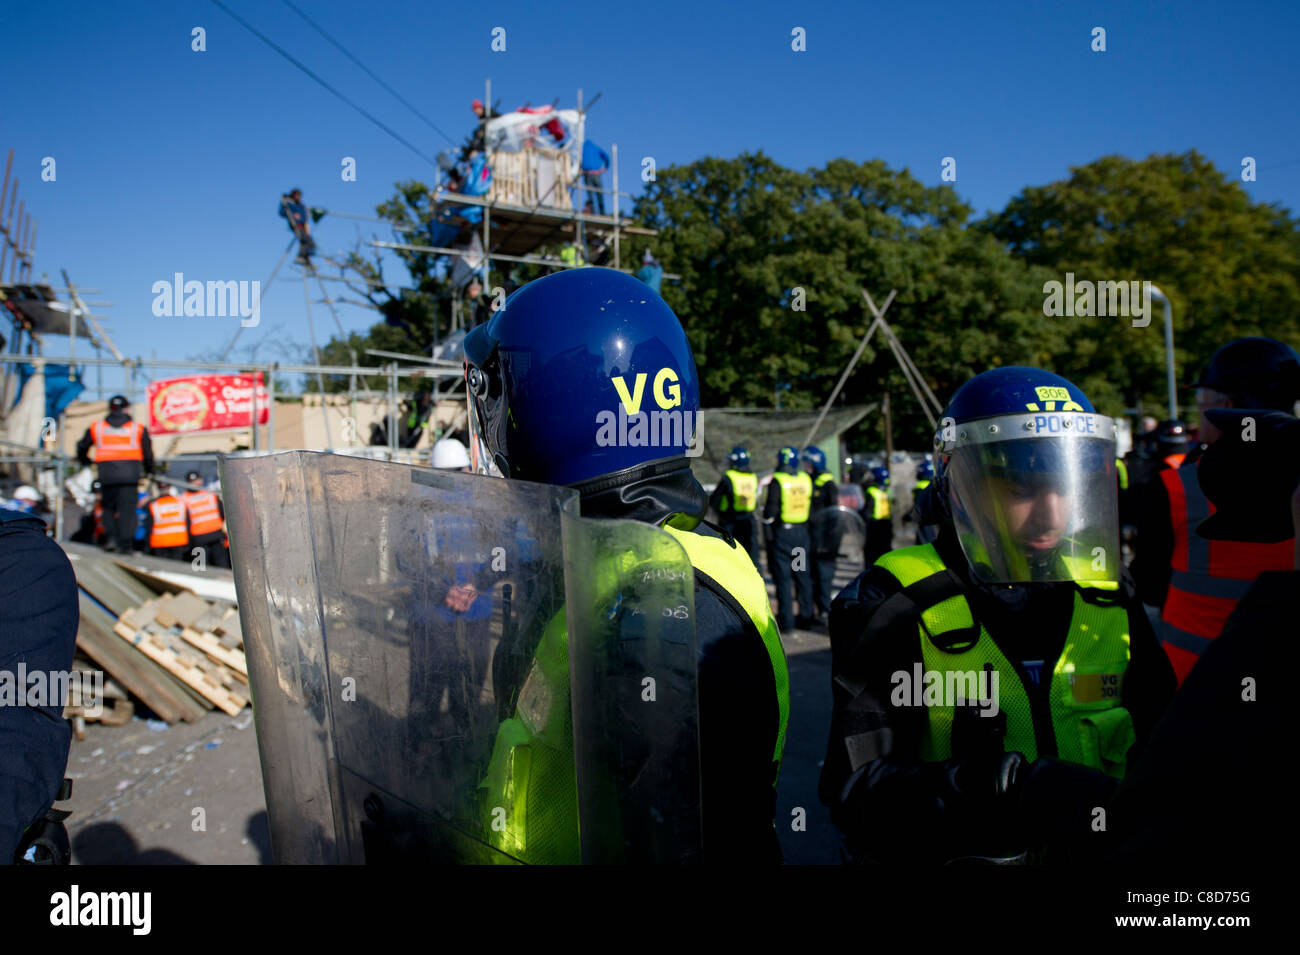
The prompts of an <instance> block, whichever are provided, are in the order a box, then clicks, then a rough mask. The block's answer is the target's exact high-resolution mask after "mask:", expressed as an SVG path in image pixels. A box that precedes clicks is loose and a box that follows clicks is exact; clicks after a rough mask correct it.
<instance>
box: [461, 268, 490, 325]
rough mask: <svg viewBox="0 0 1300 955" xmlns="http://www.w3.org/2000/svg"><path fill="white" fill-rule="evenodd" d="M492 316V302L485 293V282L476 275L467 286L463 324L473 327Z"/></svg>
mask: <svg viewBox="0 0 1300 955" xmlns="http://www.w3.org/2000/svg"><path fill="white" fill-rule="evenodd" d="M491 317H492V302H491V301H490V300H489V299H488V297H487V296H486V295H484V294H483V283H482V282H480V281H479V277H478V276H477V275H475V276H474V277H473V278H471V279H470V280H469V285H467V286H465V302H464V305H463V306H462V314H461V325H462V326H463V327H465V328H473V327H474V326H475V325H482V324H483V323H484V322H486V321H487V320H488V319H489V318H491Z"/></svg>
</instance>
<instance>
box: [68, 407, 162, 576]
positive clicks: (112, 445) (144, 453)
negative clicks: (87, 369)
mask: <svg viewBox="0 0 1300 955" xmlns="http://www.w3.org/2000/svg"><path fill="white" fill-rule="evenodd" d="M129 407H130V402H128V401H127V400H126V398H125V397H123V396H122V395H114V396H113V397H112V398H110V399H108V414H107V415H106V416H105V417H104V419H103V420H102V421H96V422H95V423H94V424H92V425H91V426H90V427H89V428H87V429H86V433H85V434H84V435H82V437H81V440H80V441H78V442H77V460H78V461H79V462H80V463H81V465H82V466H83V467H85V466H86V465H87V464H89V462H90V458H89V452H90V449H91V448H92V447H93V448H94V449H95V469H96V470H97V471H98V472H99V483H100V485H101V486H102V490H103V500H104V529H105V531H106V533H107V535H108V545H107V547H106V548H105V549H106V550H109V551H117V552H118V553H122V554H129V553H130V552H131V543H132V541H133V540H134V538H135V527H136V514H135V506H136V499H135V498H136V486H137V485H138V484H139V483H140V478H141V477H143V476H144V475H146V474H149V473H151V472H152V471H153V469H154V460H153V445H152V444H151V443H150V442H149V432H148V431H147V430H146V429H145V427H144V425H142V424H140V423H139V422H137V421H132V420H131V415H130V414H129V413H128V411H127V408H129Z"/></svg>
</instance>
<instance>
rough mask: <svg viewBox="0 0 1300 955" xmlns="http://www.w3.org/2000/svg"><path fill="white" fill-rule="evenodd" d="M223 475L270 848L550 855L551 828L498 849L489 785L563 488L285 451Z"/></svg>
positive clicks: (532, 637) (278, 854) (311, 854)
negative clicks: (520, 849)
mask: <svg viewBox="0 0 1300 955" xmlns="http://www.w3.org/2000/svg"><path fill="white" fill-rule="evenodd" d="M221 472H222V473H221V478H222V486H223V487H224V488H225V491H226V494H225V499H226V512H227V520H228V522H229V533H230V549H231V555H232V558H233V564H234V575H235V586H236V590H237V592H238V597H239V609H240V617H241V622H242V625H243V632H244V641H245V650H246V653H247V656H248V670H249V678H250V684H251V689H252V695H253V700H254V718H255V721H256V729H257V738H258V747H259V750H260V754H261V762H262V775H263V781H264V785H265V789H266V803H267V811H268V815H269V818H270V830H271V842H272V848H273V851H274V854H275V858H276V860H277V861H278V862H292V863H304V862H326V863H331V862H338V863H360V862H369V863H374V862H489V863H491V862H505V863H509V862H515V861H532V860H533V859H536V858H546V857H547V849H548V846H547V844H546V843H547V840H548V839H549V840H552V841H555V840H559V839H562V838H564V836H565V835H566V833H565V832H542V831H541V830H540V828H534V830H533V832H532V833H530V836H531V841H530V848H531V850H532V851H531V853H530V854H523V853H519V854H516V853H512V852H511V851H510V850H511V844H510V843H509V842H508V841H506V839H505V837H504V835H503V833H504V832H505V831H506V830H507V828H508V827H507V825H506V821H505V820H503V819H502V817H501V815H500V814H499V813H496V812H494V811H493V809H494V808H495V807H494V805H493V800H492V798H491V795H492V793H491V785H490V783H491V780H492V779H494V778H499V777H500V776H501V771H500V770H501V767H500V765H499V763H500V762H501V754H502V753H507V754H509V753H512V752H514V753H517V752H518V747H516V748H515V749H513V750H512V749H511V747H510V746H508V745H507V743H508V742H510V740H506V739H504V738H505V737H507V736H508V734H509V731H510V729H511V728H512V727H511V719H512V718H513V714H514V713H515V711H516V710H517V709H519V708H520V707H521V706H522V705H523V703H522V701H521V696H523V695H524V693H525V690H526V689H527V685H528V682H529V676H530V671H531V670H533V669H535V666H534V662H535V657H536V655H537V653H538V650H539V646H540V645H541V644H542V640H543V636H544V634H545V633H546V632H547V630H548V626H549V628H550V629H551V630H554V629H555V621H557V620H559V621H560V630H561V634H560V635H561V638H562V636H563V634H562V629H563V627H562V624H563V614H564V586H563V556H562V551H561V545H560V541H561V530H560V511H561V506H562V504H563V502H564V501H565V500H566V499H567V498H569V497H571V496H573V492H572V491H567V490H564V489H560V488H553V487H547V486H543V485H534V484H527V483H524V482H515V481H502V480H499V479H494V478H488V477H484V476H480V475H471V474H461V473H458V472H447V471H433V470H429V469H427V468H421V467H410V466H403V465H399V464H390V463H387V462H379V461H368V460H364V459H358V458H352V457H344V456H339V455H332V454H319V453H310V452H301V451H293V452H286V453H282V454H275V455H269V456H263V457H253V458H243V459H223V460H222V463H221ZM557 696H559V694H557ZM534 697H537V694H535V693H534ZM531 707H532V712H533V714H534V718H537V714H538V713H539V712H540V713H542V714H543V716H544V715H545V711H546V709H547V701H546V700H545V699H538V698H534V699H532V700H531ZM554 708H555V709H557V710H563V709H564V707H563V705H562V704H557V706H556V707H554ZM555 722H556V723H557V724H564V723H566V722H567V717H566V716H565V715H564V714H563V713H560V714H559V716H557V717H556V719H555ZM516 742H517V740H516ZM525 742H526V741H525ZM568 745H569V750H570V752H569V756H568V759H569V762H570V764H571V762H572V744H571V743H569V744H568ZM505 769H506V770H507V773H506V776H507V779H508V781H509V782H512V783H514V782H517V781H518V774H517V772H516V773H515V775H513V776H512V775H511V774H510V773H511V771H513V770H517V769H518V767H512V766H510V765H507V766H506V767H505ZM561 775H562V774H561ZM559 786H560V789H561V790H563V780H561V781H560V783H559ZM569 787H570V788H572V783H570V784H569ZM549 802H550V803H553V804H556V805H558V804H559V803H561V802H563V799H562V797H558V798H555V799H550V800H549ZM562 828H563V827H561V829H562ZM569 828H571V829H576V822H575V823H574V825H573V826H571V827H569ZM564 851H570V852H572V851H574V850H572V849H569V848H567V847H566V849H565V850H564ZM556 853H559V850H554V852H553V854H556ZM530 856H531V857H530Z"/></svg>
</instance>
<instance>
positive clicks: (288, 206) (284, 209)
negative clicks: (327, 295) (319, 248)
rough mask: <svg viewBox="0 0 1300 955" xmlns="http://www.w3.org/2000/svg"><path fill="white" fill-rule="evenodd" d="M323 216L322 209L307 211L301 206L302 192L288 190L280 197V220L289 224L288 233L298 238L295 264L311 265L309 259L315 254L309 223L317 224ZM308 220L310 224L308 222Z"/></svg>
mask: <svg viewBox="0 0 1300 955" xmlns="http://www.w3.org/2000/svg"><path fill="white" fill-rule="evenodd" d="M324 215H325V210H324V209H308V208H307V207H306V206H304V205H303V204H302V190H301V189H290V190H289V191H288V192H287V193H285V194H284V195H283V196H281V197H280V218H281V219H285V220H287V221H288V223H289V231H290V232H292V233H293V234H294V235H296V236H297V237H298V257H297V258H296V259H294V261H295V262H298V263H301V264H302V265H311V257H312V256H313V255H315V254H316V242H315V240H314V239H312V237H311V223H312V222H319V221H320V220H321V217H322V216H324ZM308 218H310V219H311V222H308V221H307V220H308Z"/></svg>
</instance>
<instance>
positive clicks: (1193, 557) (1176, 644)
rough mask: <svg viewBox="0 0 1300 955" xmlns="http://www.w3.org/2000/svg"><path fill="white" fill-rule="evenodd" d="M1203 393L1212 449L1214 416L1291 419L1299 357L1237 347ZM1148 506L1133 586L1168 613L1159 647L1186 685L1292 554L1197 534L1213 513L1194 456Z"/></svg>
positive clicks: (1232, 530)
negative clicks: (1244, 605) (1249, 595)
mask: <svg viewBox="0 0 1300 955" xmlns="http://www.w3.org/2000/svg"><path fill="white" fill-rule="evenodd" d="M1196 385H1197V388H1198V391H1197V408H1198V411H1199V413H1200V419H1199V425H1198V434H1199V436H1200V438H1201V441H1202V442H1204V443H1205V444H1207V445H1209V444H1212V443H1214V442H1216V441H1218V440H1221V434H1222V432H1221V431H1220V430H1219V428H1218V427H1217V426H1216V425H1215V424H1214V422H1213V421H1212V420H1210V417H1209V416H1208V415H1207V412H1209V411H1212V410H1214V409H1219V408H1223V409H1232V408H1236V409H1258V410H1260V411H1261V412H1262V413H1263V412H1267V411H1283V412H1286V413H1287V414H1290V413H1291V412H1292V411H1293V410H1294V407H1295V403H1296V401H1297V400H1300V355H1297V354H1296V350H1295V349H1294V348H1292V347H1291V346H1289V345H1286V344H1283V343H1282V342H1280V341H1277V340H1275V339H1272V338H1238V339H1236V340H1234V341H1231V342H1229V343H1228V344H1226V345H1224V346H1223V347H1222V348H1220V349H1219V350H1218V351H1216V352H1215V353H1214V354H1213V355H1212V356H1211V358H1210V361H1209V363H1208V364H1207V365H1206V367H1205V371H1204V373H1203V374H1202V375H1201V377H1200V378H1199V379H1198V380H1197V382H1196ZM1239 436H1240V435H1239V434H1234V435H1233V436H1232V437H1233V438H1234V439H1235V438H1237V437H1239ZM1141 502H1142V503H1141V509H1140V518H1139V524H1138V548H1137V556H1136V557H1135V558H1134V560H1133V565H1132V571H1133V576H1134V579H1135V580H1136V581H1137V586H1138V592H1139V594H1140V595H1141V597H1142V601H1143V602H1144V603H1146V604H1148V605H1150V606H1152V607H1160V608H1161V613H1160V618H1161V637H1162V638H1163V640H1164V644H1165V650H1166V652H1167V653H1168V654H1169V658H1170V660H1171V661H1173V665H1174V670H1175V672H1177V674H1178V679H1179V681H1180V682H1181V681H1182V680H1183V678H1184V677H1186V676H1187V674H1188V672H1189V671H1190V670H1191V668H1192V665H1193V664H1194V663H1195V662H1196V659H1197V658H1198V657H1199V656H1200V654H1201V653H1202V652H1203V651H1204V650H1205V648H1206V646H1207V645H1208V643H1209V641H1210V640H1212V639H1213V638H1214V637H1215V636H1216V635H1217V634H1218V633H1219V632H1220V631H1221V630H1222V629H1223V625H1224V623H1225V622H1226V621H1227V619H1228V616H1229V615H1230V614H1231V613H1232V610H1233V608H1234V607H1235V606H1236V604H1237V601H1238V600H1240V599H1241V597H1242V596H1243V595H1244V594H1245V591H1246V589H1247V588H1248V587H1249V586H1250V582H1251V581H1252V580H1254V579H1255V577H1257V576H1258V575H1259V574H1260V573H1262V572H1264V571H1266V570H1285V569H1287V568H1289V567H1290V566H1291V564H1290V560H1291V558H1290V553H1289V551H1288V550H1287V548H1286V545H1285V543H1284V542H1283V541H1280V540H1276V539H1273V540H1269V539H1262V538H1261V537H1260V536H1259V535H1258V534H1254V533H1250V532H1249V531H1247V530H1245V529H1243V528H1240V527H1234V526H1232V524H1231V522H1230V523H1229V525H1228V526H1227V527H1221V528H1220V530H1219V532H1218V533H1217V534H1216V535H1215V536H1216V538H1217V539H1216V540H1215V541H1208V540H1207V539H1206V538H1205V537H1204V536H1203V535H1201V534H1199V533H1197V527H1198V525H1199V524H1200V522H1201V521H1203V520H1205V519H1206V518H1207V517H1208V516H1209V515H1210V508H1209V502H1208V501H1207V499H1206V496H1205V492H1204V490H1203V489H1202V487H1201V482H1200V478H1199V475H1198V468H1197V465H1196V460H1195V456H1193V455H1189V456H1188V459H1187V460H1185V461H1184V462H1183V465H1182V467H1179V468H1177V469H1165V470H1162V471H1160V472H1159V473H1158V474H1157V476H1156V479H1154V480H1151V481H1149V482H1148V483H1147V485H1146V487H1145V488H1144V489H1143V491H1142V496H1141Z"/></svg>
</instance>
